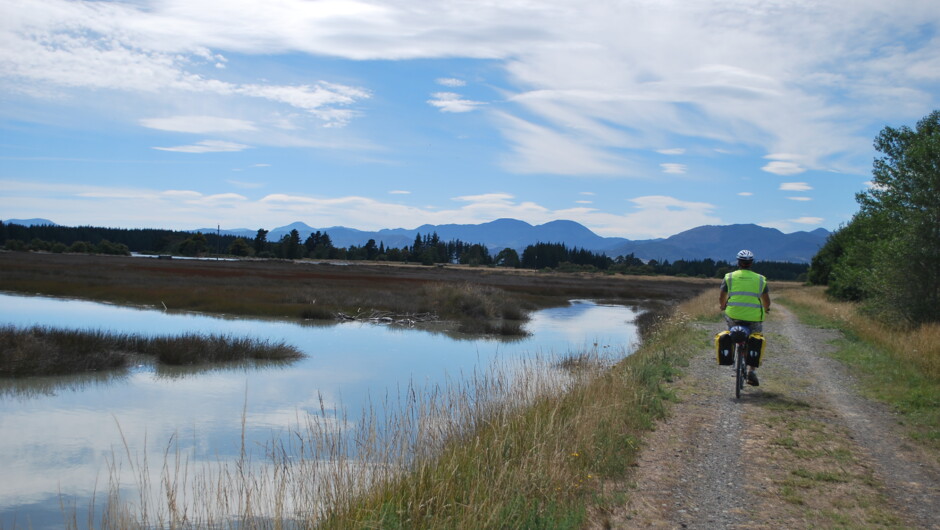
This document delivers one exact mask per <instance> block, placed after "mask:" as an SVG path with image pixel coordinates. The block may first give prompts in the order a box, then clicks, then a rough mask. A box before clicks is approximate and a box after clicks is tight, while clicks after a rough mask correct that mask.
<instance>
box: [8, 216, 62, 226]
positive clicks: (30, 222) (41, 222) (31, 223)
mask: <svg viewBox="0 0 940 530" xmlns="http://www.w3.org/2000/svg"><path fill="white" fill-rule="evenodd" d="M3 222H4V223H6V224H9V225H20V226H41V225H48V226H59V225H57V224H55V223H53V222H52V221H50V220H48V219H38V218H37V219H3Z"/></svg>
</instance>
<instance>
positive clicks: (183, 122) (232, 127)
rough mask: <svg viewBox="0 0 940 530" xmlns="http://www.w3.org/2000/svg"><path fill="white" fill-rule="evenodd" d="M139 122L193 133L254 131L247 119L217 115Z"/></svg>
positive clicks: (154, 119) (159, 127) (174, 130)
mask: <svg viewBox="0 0 940 530" xmlns="http://www.w3.org/2000/svg"><path fill="white" fill-rule="evenodd" d="M140 124H141V125H143V126H144V127H147V128H150V129H157V130H160V131H172V132H183V133H193V134H211V133H220V132H243V131H256V130H257V128H256V127H255V125H254V124H253V123H252V122H250V121H247V120H239V119H234V118H222V117H218V116H172V117H169V118H145V119H142V120H140Z"/></svg>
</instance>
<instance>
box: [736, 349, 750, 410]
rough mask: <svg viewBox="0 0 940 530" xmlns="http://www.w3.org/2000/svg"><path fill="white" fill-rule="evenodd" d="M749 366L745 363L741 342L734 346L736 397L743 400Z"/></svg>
mask: <svg viewBox="0 0 940 530" xmlns="http://www.w3.org/2000/svg"><path fill="white" fill-rule="evenodd" d="M746 370H747V365H746V364H745V362H744V348H743V345H742V344H741V343H740V342H739V343H737V344H735V345H734V397H735V399H741V390H742V389H743V388H744V378H745V376H746V374H745V371H746Z"/></svg>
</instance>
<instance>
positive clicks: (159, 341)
mask: <svg viewBox="0 0 940 530" xmlns="http://www.w3.org/2000/svg"><path fill="white" fill-rule="evenodd" d="M135 354H136V355H147V356H152V357H153V358H155V359H156V360H157V361H159V362H161V363H164V364H170V365H186V364H202V363H216V362H232V361H246V360H279V361H283V360H292V359H297V358H299V357H301V356H302V354H301V353H300V351H299V350H298V349H297V348H295V347H293V346H290V345H288V344H285V343H283V342H281V343H272V342H269V341H259V340H256V339H250V338H240V337H230V336H224V335H197V334H186V335H181V336H176V337H144V336H141V335H133V334H122V333H109V332H104V331H91V330H63V329H54V328H47V327H32V328H25V329H23V328H16V327H13V326H2V327H0V377H29V376H37V375H61V374H75V373H83V372H89V371H100V370H109V369H115V368H122V367H125V366H127V364H128V362H129V358H130V356H131V355H135Z"/></svg>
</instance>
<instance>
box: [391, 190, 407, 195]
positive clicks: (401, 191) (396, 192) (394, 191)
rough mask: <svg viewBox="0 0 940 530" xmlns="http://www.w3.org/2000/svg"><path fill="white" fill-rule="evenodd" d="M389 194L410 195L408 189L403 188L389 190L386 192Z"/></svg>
mask: <svg viewBox="0 0 940 530" xmlns="http://www.w3.org/2000/svg"><path fill="white" fill-rule="evenodd" d="M388 193H389V194H390V195H410V194H411V192H410V191H405V190H391V191H389V192H388Z"/></svg>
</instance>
